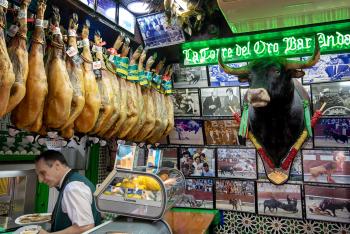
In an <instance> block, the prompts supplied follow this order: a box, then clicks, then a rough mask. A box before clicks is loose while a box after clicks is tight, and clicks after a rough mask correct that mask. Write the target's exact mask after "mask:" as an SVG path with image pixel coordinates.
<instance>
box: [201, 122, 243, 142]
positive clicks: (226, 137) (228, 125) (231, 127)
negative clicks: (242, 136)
mask: <svg viewBox="0 0 350 234" xmlns="http://www.w3.org/2000/svg"><path fill="white" fill-rule="evenodd" d="M204 127H205V138H206V141H207V144H208V145H238V135H237V131H238V128H239V125H238V123H237V122H236V121H234V120H206V121H205V122H204Z"/></svg>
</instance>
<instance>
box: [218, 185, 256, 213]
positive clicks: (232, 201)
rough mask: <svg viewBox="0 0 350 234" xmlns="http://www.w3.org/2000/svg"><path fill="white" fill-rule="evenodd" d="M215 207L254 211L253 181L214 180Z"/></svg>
mask: <svg viewBox="0 0 350 234" xmlns="http://www.w3.org/2000/svg"><path fill="white" fill-rule="evenodd" d="M215 192H216V209H219V210H234V211H242V212H250V213H255V184H254V181H239V180H228V179H226V180H216V186H215Z"/></svg>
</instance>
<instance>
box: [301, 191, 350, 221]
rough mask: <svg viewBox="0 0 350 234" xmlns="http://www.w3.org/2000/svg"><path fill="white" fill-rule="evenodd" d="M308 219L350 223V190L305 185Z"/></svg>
mask: <svg viewBox="0 0 350 234" xmlns="http://www.w3.org/2000/svg"><path fill="white" fill-rule="evenodd" d="M305 207H306V218H307V219H315V220H324V221H332V222H344V223H350V218H349V217H350V188H349V187H348V188H340V187H322V186H313V185H305Z"/></svg>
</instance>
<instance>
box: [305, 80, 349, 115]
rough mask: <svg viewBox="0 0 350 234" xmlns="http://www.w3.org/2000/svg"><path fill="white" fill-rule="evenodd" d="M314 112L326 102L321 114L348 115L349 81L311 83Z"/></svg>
mask: <svg viewBox="0 0 350 234" xmlns="http://www.w3.org/2000/svg"><path fill="white" fill-rule="evenodd" d="M312 102H313V109H314V112H315V111H316V110H318V109H320V108H321V106H322V105H323V103H326V106H325V108H324V109H323V112H322V113H323V115H324V116H326V115H337V116H340V115H348V116H349V115H350V81H344V82H333V83H321V84H313V85H312Z"/></svg>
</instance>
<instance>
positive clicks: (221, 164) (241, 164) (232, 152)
mask: <svg viewBox="0 0 350 234" xmlns="http://www.w3.org/2000/svg"><path fill="white" fill-rule="evenodd" d="M217 160H218V177H223V178H242V179H256V178H257V173H256V150H255V149H237V148H235V149H234V148H218V149H217Z"/></svg>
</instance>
